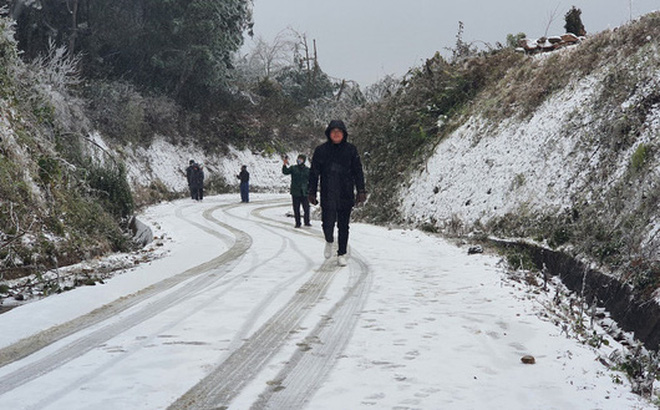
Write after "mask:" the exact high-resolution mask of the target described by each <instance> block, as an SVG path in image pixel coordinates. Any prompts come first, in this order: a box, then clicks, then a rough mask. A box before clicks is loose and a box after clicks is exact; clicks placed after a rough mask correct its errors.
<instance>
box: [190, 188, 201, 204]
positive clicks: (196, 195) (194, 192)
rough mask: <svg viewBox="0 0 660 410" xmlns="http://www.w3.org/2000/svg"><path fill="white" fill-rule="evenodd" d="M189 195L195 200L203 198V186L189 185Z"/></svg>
mask: <svg viewBox="0 0 660 410" xmlns="http://www.w3.org/2000/svg"><path fill="white" fill-rule="evenodd" d="M190 197H191V198H192V199H194V200H196V201H201V200H202V199H204V188H202V187H199V188H197V187H190Z"/></svg>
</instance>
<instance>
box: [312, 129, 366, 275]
mask: <svg viewBox="0 0 660 410" xmlns="http://www.w3.org/2000/svg"><path fill="white" fill-rule="evenodd" d="M325 136H326V137H327V139H328V140H327V141H326V142H325V143H323V144H321V145H319V146H318V147H316V149H315V150H314V156H313V157H312V166H311V168H310V172H309V186H308V191H309V194H308V200H309V202H310V203H311V204H313V205H316V204H318V201H317V199H316V193H317V190H318V183H319V178H320V180H321V219H322V227H323V234H324V236H325V241H326V243H325V249H324V252H323V255H324V256H325V258H326V259H329V258H330V257H332V249H333V243H334V227H335V224H336V225H337V231H338V248H337V264H338V265H339V266H346V264H347V261H346V253H347V249H348V230H349V226H348V225H349V221H350V218H351V211H352V209H353V206H354V205H357V206H359V205H361V204H362V203H364V202H365V201H366V199H367V192H366V190H365V185H364V173H363V171H362V163H361V162H360V156H359V154H358V151H357V148H356V147H355V145H353V144H350V143H348V141H347V139H348V131H347V130H346V126H345V125H344V122H343V121H340V120H332V121H330V123H329V124H328V127H327V128H326V129H325ZM355 190H357V196H356V195H355Z"/></svg>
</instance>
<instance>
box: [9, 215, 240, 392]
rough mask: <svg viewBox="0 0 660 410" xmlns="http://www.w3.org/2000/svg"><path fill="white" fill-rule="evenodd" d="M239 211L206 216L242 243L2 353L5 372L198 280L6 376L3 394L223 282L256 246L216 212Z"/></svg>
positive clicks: (221, 236) (220, 235) (212, 232)
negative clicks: (18, 363)
mask: <svg viewBox="0 0 660 410" xmlns="http://www.w3.org/2000/svg"><path fill="white" fill-rule="evenodd" d="M234 206H236V205H235V204H232V205H219V206H215V207H213V208H210V209H208V210H206V211H205V212H204V215H205V217H207V219H209V220H211V221H213V222H214V223H216V224H218V225H219V226H221V227H222V228H224V229H226V230H228V231H230V232H231V233H232V234H233V235H234V237H235V238H236V239H235V241H234V244H233V246H232V247H231V248H229V249H228V250H227V251H225V252H224V253H223V254H221V255H220V256H219V257H217V258H214V259H212V260H210V261H207V262H205V263H202V264H200V265H197V266H195V267H193V268H190V269H188V270H186V271H184V272H182V273H180V274H178V275H175V276H172V277H170V278H168V279H165V280H163V281H160V282H158V283H156V284H154V285H151V286H149V287H147V288H145V289H143V290H141V291H139V292H137V293H134V294H132V295H129V296H126V297H123V298H120V299H118V300H116V301H114V302H112V303H109V304H107V305H104V306H102V307H100V308H98V309H96V310H94V311H92V312H90V313H88V314H86V315H83V316H80V317H78V318H76V319H73V320H71V321H69V322H66V323H63V324H61V325H57V326H54V327H52V328H50V329H47V330H45V331H43V332H40V333H37V334H36V335H33V336H30V337H27V338H25V339H22V340H19V341H18V342H16V343H14V344H12V345H10V346H7V347H5V348H3V349H2V350H0V367H3V366H5V365H7V364H9V363H12V362H15V361H17V360H20V359H22V358H25V357H27V356H29V355H31V354H33V353H35V352H37V351H38V350H41V349H43V348H45V347H47V346H49V345H51V344H53V343H55V342H57V341H59V340H62V339H64V338H66V337H68V336H71V335H73V334H75V333H77V332H80V331H82V330H84V329H87V328H90V327H92V326H94V325H97V324H100V323H102V322H103V321H106V320H109V319H112V318H114V317H115V316H117V315H118V314H120V313H121V312H124V311H126V310H128V309H130V308H132V307H136V306H137V305H138V304H140V303H142V302H144V301H146V300H149V299H151V298H155V297H156V296H158V295H160V294H162V293H164V292H165V291H168V290H170V289H172V288H174V287H175V286H177V285H179V284H181V283H183V282H185V281H187V280H188V279H191V278H192V281H190V282H189V283H186V284H184V285H183V286H182V287H181V288H180V289H176V290H174V291H173V292H172V293H171V294H169V295H167V297H161V298H160V299H158V300H155V301H154V302H153V303H150V304H148V305H145V306H144V307H143V308H140V309H139V310H137V311H136V312H134V313H132V314H129V315H128V316H127V317H125V318H123V319H122V320H121V321H119V322H115V323H112V324H109V325H107V326H105V327H102V328H100V329H98V330H95V331H93V332H91V333H90V334H88V335H86V336H83V337H81V338H80V339H78V340H76V341H73V342H71V343H69V344H68V345H66V346H64V347H62V348H61V349H59V350H57V351H56V352H54V353H52V354H50V355H48V356H46V357H44V358H42V359H40V360H37V361H35V362H33V363H31V364H28V365H26V366H23V367H21V368H19V369H17V370H15V371H13V372H11V373H9V374H7V375H5V376H3V377H0V395H1V394H4V393H6V392H8V391H11V390H13V389H15V388H16V387H18V386H20V385H22V384H25V383H27V382H29V381H31V380H34V379H36V378H38V377H39V376H41V375H43V374H45V373H48V372H50V371H52V370H54V369H56V368H57V367H59V366H61V365H63V364H64V363H66V362H68V361H71V360H73V359H75V358H77V357H79V356H82V355H83V354H85V353H87V352H89V351H90V350H92V349H94V348H96V347H98V346H99V345H101V344H103V343H104V342H105V341H107V340H109V339H111V338H112V337H114V336H116V335H118V334H120V333H122V332H124V331H126V330H128V329H130V328H132V327H134V326H136V325H138V324H140V323H142V322H144V321H146V320H148V319H150V318H152V317H154V316H156V315H157V314H158V313H160V312H162V311H163V310H165V309H168V308H170V307H172V306H174V305H176V304H177V303H180V302H182V301H184V300H186V299H187V298H189V297H190V295H191V294H195V293H197V292H200V291H203V290H205V289H206V288H208V287H209V286H210V285H212V284H213V283H214V282H216V281H218V280H219V279H221V278H222V277H223V276H224V275H225V274H226V273H227V272H230V271H231V269H232V267H233V266H234V265H235V264H236V263H237V262H238V260H239V258H240V257H241V256H243V255H244V254H245V252H246V251H247V250H248V249H249V248H250V246H251V245H252V238H251V237H250V236H249V235H248V234H247V233H245V232H243V231H241V230H239V229H236V228H234V227H232V226H230V225H228V224H225V223H224V222H221V221H219V220H217V219H216V218H213V217H212V216H211V213H212V212H214V211H215V210H217V209H222V208H225V209H228V208H231V207H234ZM177 216H179V217H181V218H183V217H182V215H181V214H180V213H178V214H177ZM183 219H185V218H183ZM193 224H195V225H196V226H200V227H203V225H199V224H197V223H193ZM203 229H204V230H205V231H207V232H209V233H211V234H212V235H214V236H216V237H218V238H219V239H221V240H225V239H224V235H222V234H220V233H219V232H217V231H213V230H210V229H209V228H207V227H203ZM218 269H222V270H221V272H220V273H215V274H213V275H202V276H200V275H201V274H203V273H205V272H209V271H211V270H218Z"/></svg>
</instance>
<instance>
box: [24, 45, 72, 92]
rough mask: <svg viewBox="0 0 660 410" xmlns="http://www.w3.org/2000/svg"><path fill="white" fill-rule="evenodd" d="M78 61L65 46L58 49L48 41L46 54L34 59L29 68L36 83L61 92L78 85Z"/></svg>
mask: <svg viewBox="0 0 660 410" xmlns="http://www.w3.org/2000/svg"><path fill="white" fill-rule="evenodd" d="M80 60H81V58H80V55H71V53H69V52H68V50H67V48H66V46H59V47H58V46H56V45H55V42H54V41H53V40H49V41H48V52H47V54H45V55H41V56H39V57H37V58H35V59H34V60H33V61H32V62H31V63H30V67H31V68H32V72H33V73H34V76H35V78H34V79H35V80H36V81H37V82H38V83H41V84H44V85H46V86H49V87H52V88H53V89H55V90H57V91H60V92H62V91H66V90H67V89H68V88H69V87H72V86H75V85H78V84H80V81H81V79H80V75H79V72H78V67H79V65H80Z"/></svg>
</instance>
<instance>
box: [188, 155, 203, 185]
mask: <svg viewBox="0 0 660 410" xmlns="http://www.w3.org/2000/svg"><path fill="white" fill-rule="evenodd" d="M186 176H187V177H188V186H189V187H190V188H194V189H198V188H202V187H203V186H204V171H203V170H202V167H201V166H200V165H199V164H198V163H196V162H195V163H192V164H191V165H190V166H189V167H188V168H186Z"/></svg>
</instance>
